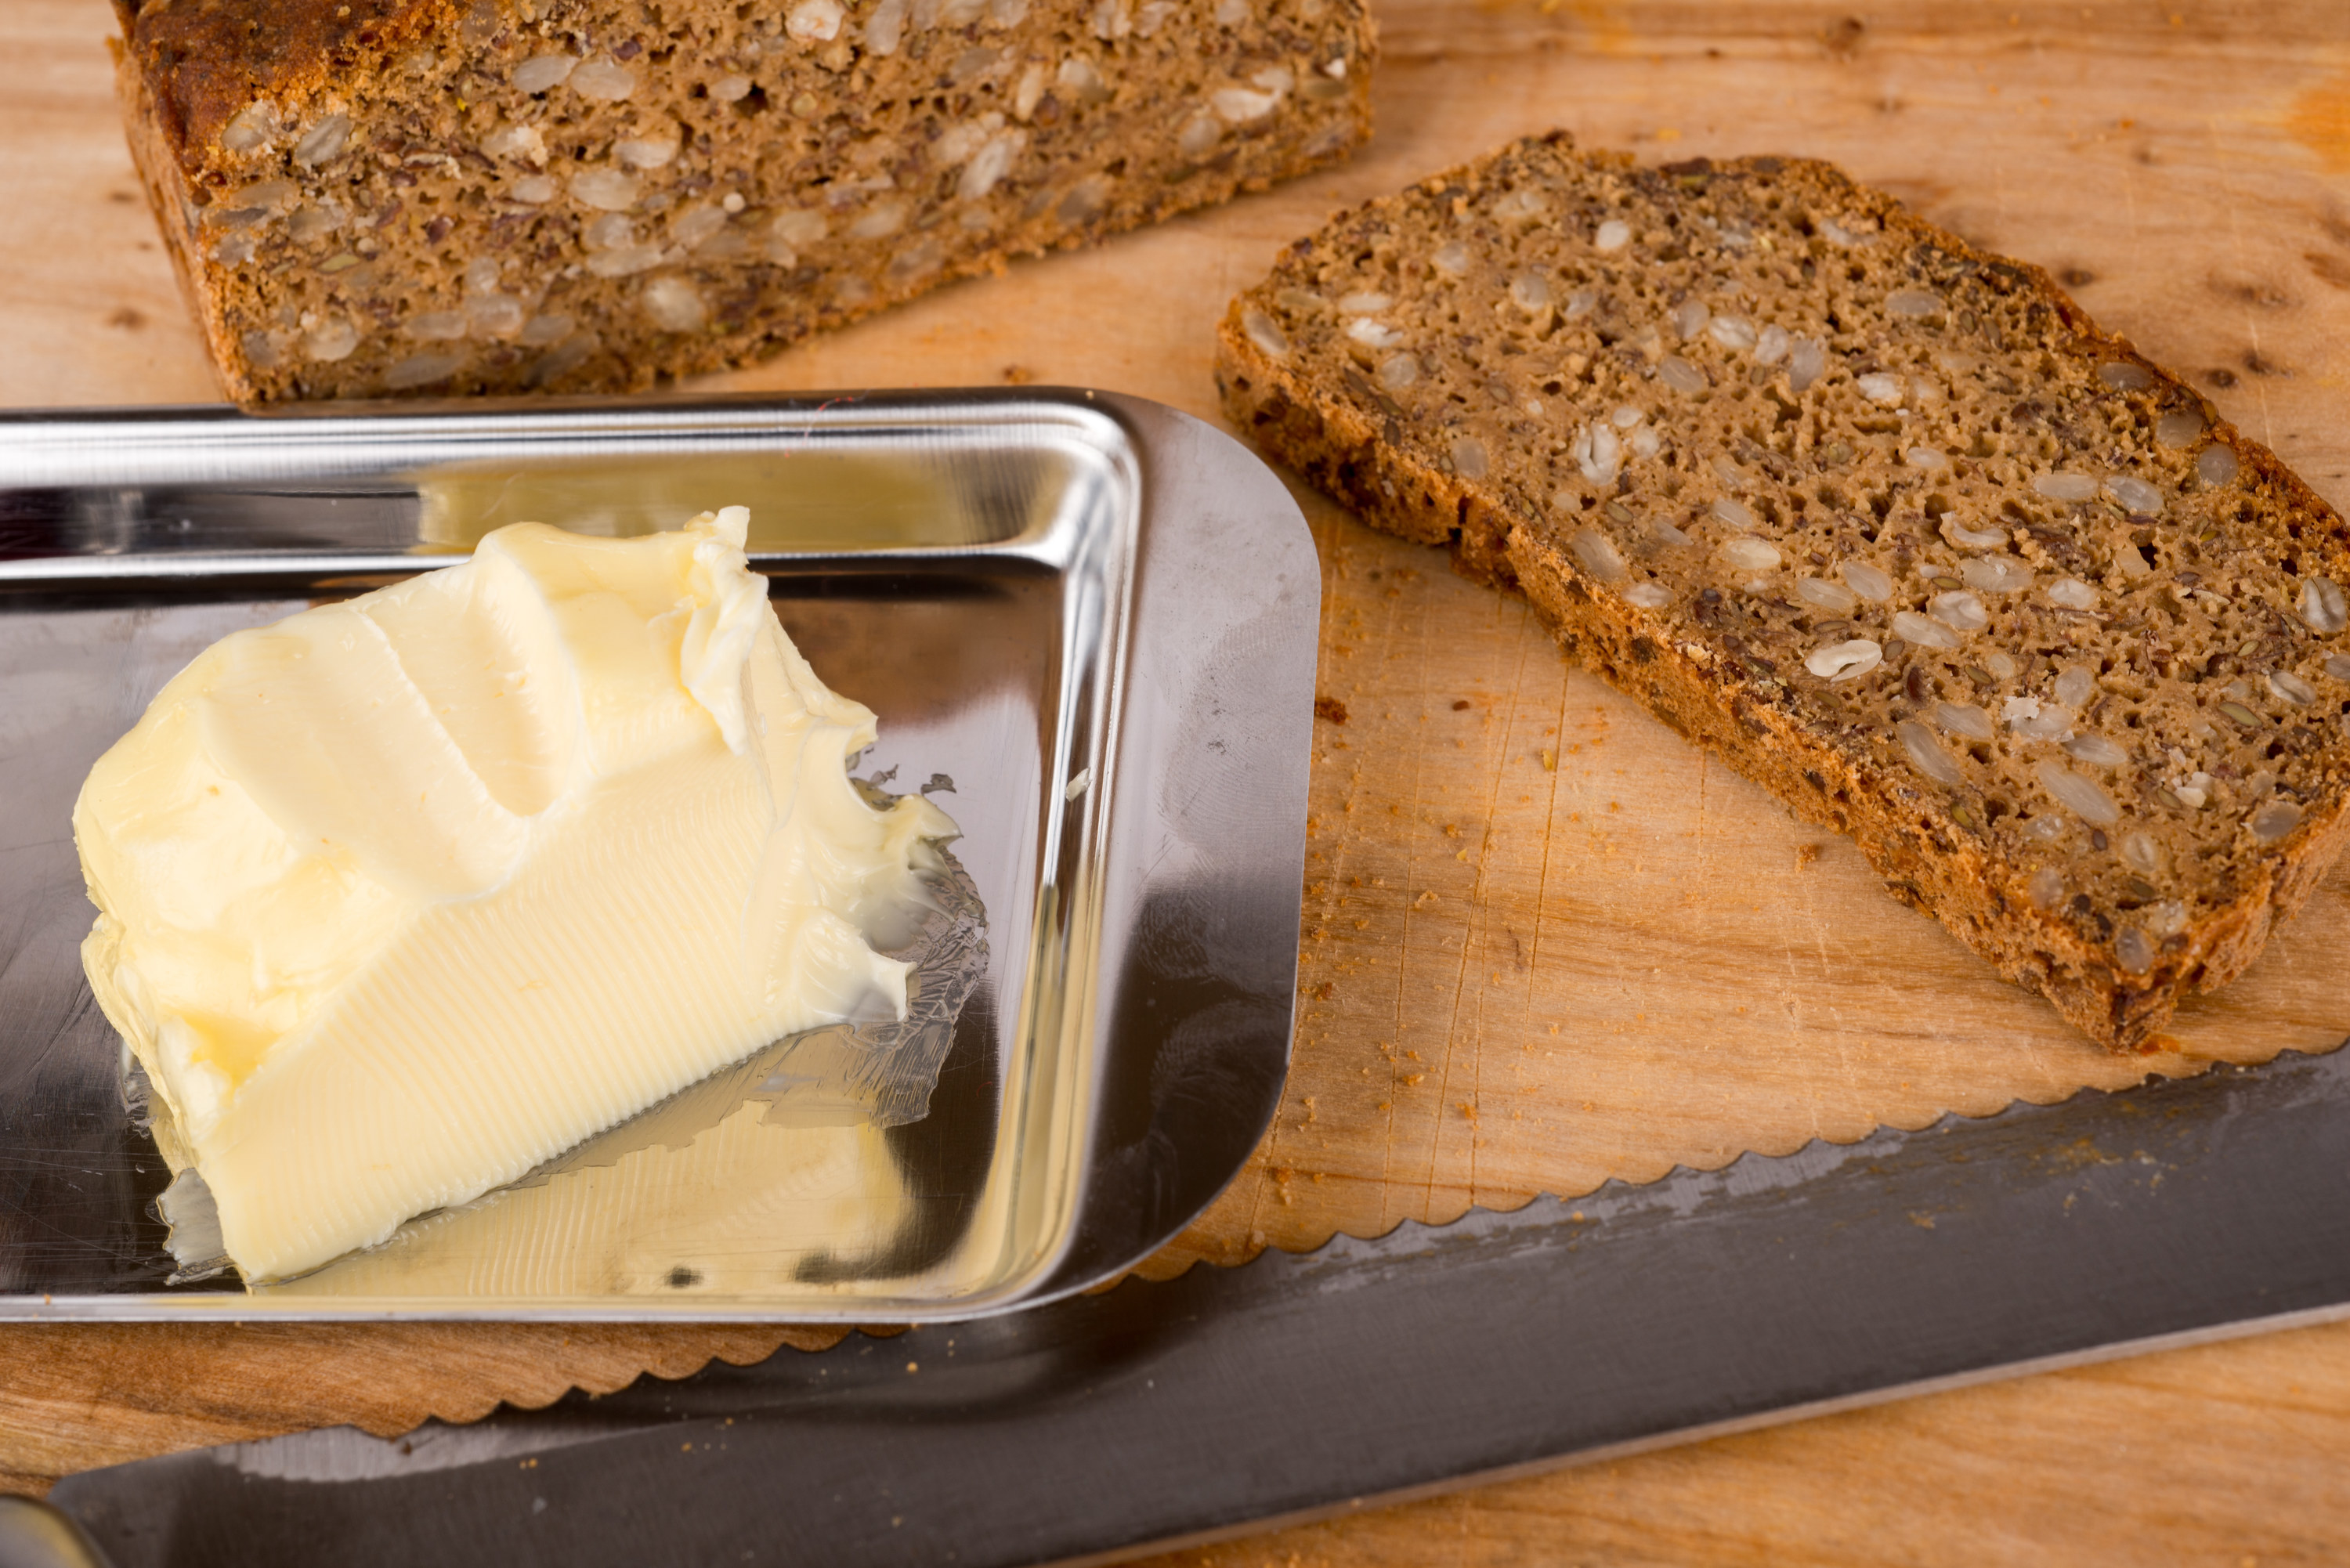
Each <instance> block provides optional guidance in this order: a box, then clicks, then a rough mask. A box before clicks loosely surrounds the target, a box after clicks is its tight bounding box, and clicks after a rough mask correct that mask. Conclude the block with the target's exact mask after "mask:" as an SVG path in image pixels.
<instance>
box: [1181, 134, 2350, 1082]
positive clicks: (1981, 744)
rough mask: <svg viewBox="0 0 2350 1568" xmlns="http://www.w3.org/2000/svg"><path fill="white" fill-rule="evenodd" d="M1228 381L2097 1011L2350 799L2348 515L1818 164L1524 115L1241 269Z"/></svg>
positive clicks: (1612, 676) (2046, 990)
mask: <svg viewBox="0 0 2350 1568" xmlns="http://www.w3.org/2000/svg"><path fill="white" fill-rule="evenodd" d="M1217 374H1218V379H1219V383H1220V386H1221V388H1222V393H1223V398H1224V403H1225V407H1226V409H1227V410H1228V411H1229V413H1230V415H1231V417H1232V420H1233V421H1234V422H1235V423H1236V424H1237V425H1238V426H1239V427H1240V428H1241V429H1242V430H1243V431H1244V432H1246V433H1247V434H1249V435H1250V436H1252V437H1253V439H1255V440H1256V441H1258V442H1259V443H1260V444H1261V445H1262V446H1263V448H1264V449H1265V450H1266V451H1267V452H1270V453H1271V454H1273V455H1274V456H1276V457H1278V458H1280V459H1282V460H1283V461H1285V462H1289V463H1291V464H1293V465H1295V467H1297V468H1298V469H1300V470H1301V471H1303V472H1305V474H1307V475H1308V476H1309V477H1310V478H1312V479H1313V480H1314V481H1315V483H1317V484H1319V485H1321V486H1322V487H1323V488H1325V489H1326V490H1327V491H1329V492H1330V493H1332V494H1333V495H1335V496H1336V497H1337V498H1338V499H1340V500H1342V501H1343V502H1345V503H1347V504H1348V505H1349V506H1351V507H1353V508H1354V509H1356V510H1357V512H1359V513H1360V514H1362V516H1363V517H1364V518H1365V519H1366V520H1367V521H1368V522H1370V523H1371V524H1374V525H1376V526H1378V527H1380V528H1383V529H1386V530H1388V531H1390V532H1393V533H1397V534H1400V535H1405V536H1406V537H1409V538H1414V539H1419V540H1423V541H1426V542H1429V543H1431V544H1449V545H1451V548H1452V550H1453V552H1454V554H1455V557H1456V559H1457V561H1458V563H1459V565H1460V566H1461V568H1462V569H1463V570H1466V571H1468V572H1470V573H1471V574H1473V575H1476V576H1482V577H1485V578H1487V579H1489V580H1492V581H1493V582H1495V583H1496V584H1497V585H1499V586H1503V587H1518V588H1521V589H1523V591H1524V592H1525V593H1526V594H1527V596H1528V597H1530V598H1531V599H1532V600H1533V601H1534V604H1535V606H1536V607H1538V608H1539V610H1540V611H1541V612H1542V614H1543V615H1544V618H1546V619H1547V620H1548V622H1549V623H1550V624H1551V625H1552V626H1553V627H1554V628H1555V629H1556V631H1557V633H1558V636H1559V638H1560V640H1561V641H1562V642H1563V643H1564V644H1565V646H1566V647H1567V649H1570V650H1571V651H1574V652H1575V653H1577V654H1579V655H1580V656H1581V657H1582V658H1583V659H1585V660H1586V662H1587V663H1588V664H1589V665H1590V667H1591V668H1593V669H1594V670H1596V671H1597V672H1598V673H1600V674H1601V675H1603V676H1604V677H1605V678H1607V680H1610V681H1612V682H1613V683H1615V684H1616V685H1617V686H1619V687H1621V688H1622V689H1624V690H1625V691H1627V692H1628V693H1630V694H1631V695H1633V696H1635V697H1637V698H1638V699H1639V700H1640V701H1642V702H1644V703H1645V704H1647V705H1648V707H1649V708H1650V709H1652V710H1653V711H1655V712H1656V713H1657V714H1658V715H1659V717H1660V718H1662V719H1663V720H1664V721H1665V722H1667V723H1669V724H1671V725H1672V726H1674V727H1675V728H1676V729H1677V730H1679V731H1680V732H1682V733H1684V734H1687V735H1689V736H1690V738H1692V739H1694V740H1697V741H1699V742H1701V743H1703V744H1706V745H1709V746H1711V747H1713V748H1715V749H1716V750H1718V751H1719V752H1720V753H1721V754H1722V755H1723V756H1724V757H1725V758H1726V759H1727V760H1728V761H1729V762H1730V763H1731V764H1732V765H1733V766H1735V767H1737V768H1738V769H1739V770H1740V771H1742V772H1743V773H1745V774H1747V775H1749V776H1750V777H1752V778H1754V779H1756V780H1758V781H1759V782H1761V783H1763V784H1765V785H1766V786H1768V787H1769V788H1771V789H1772V790H1773V791H1774V792H1776V793H1777V794H1779V795H1780V797H1781V798H1782V799H1783V800H1784V801H1785V802H1786V803H1787V805H1789V806H1790V807H1791V808H1793V809H1794V811H1795V812H1796V813H1797V814H1798V815H1801V816H1803V817H1804V818H1806V819H1808V820H1811V821H1814V822H1817V823H1820V824H1823V825H1825V826H1832V827H1834V828H1835V829H1837V830H1838V831H1841V832H1845V833H1847V834H1849V835H1851V836H1852V837H1853V838H1854V839H1856V841H1857V842H1858V844H1859V845H1860V847H1861V848H1862V850H1863V852H1864V853H1865V854H1866V856H1867V857H1868V858H1869V860H1870V862H1871V864H1872V865H1874V866H1875V867H1876V868H1877V871H1878V872H1879V873H1880V874H1881V875H1882V876H1883V877H1885V878H1886V880H1887V885H1888V886H1889V887H1890V888H1891V889H1892V891H1893V892H1894V894H1895V895H1896V896H1897V897H1898V898H1902V899H1903V900H1904V901H1906V902H1908V903H1910V904H1913V905H1915V906H1917V907H1918V908H1920V909H1926V910H1928V911H1929V912H1931V913H1933V914H1934V915H1936V916H1938V917H1939V919H1941V920H1942V921H1943V922H1944V923H1945V924H1946V925H1948V926H1949V927H1950V929H1951V930H1953V931H1954V932H1956V933H1957V934H1958V935H1959V936H1960V938H1961V939H1962V940H1965V941H1966V942H1967V943H1968V944H1969V945H1970V946H1971V947H1973V948H1974V949H1975V950H1977V951H1978V952H1980V953H1981V954H1982V955H1983V956H1984V957H1986V958H1988V959H1990V960H1991V961H1992V962H1993V963H1994V964H1996V965H1997V966H1998V967H1999V969H2000V971H2001V972H2002V974H2004V975H2006V976H2007V977H2008V978H2009V979H2010V980H2012V981H2016V982H2017V983H2019V984H2022V985H2023V986H2025V987H2026V988H2028V989H2031V990H2033V991H2036V992H2040V993H2042V994H2043V995H2044V996H2046V997H2047V998H2048V1000H2049V1001H2051V1002H2053V1003H2054V1005H2055V1006H2056V1007H2057V1009H2058V1010H2059V1011H2060V1012H2063V1013H2064V1016H2065V1017H2066V1018H2068V1019H2070V1020H2071V1021H2072V1022H2073V1023H2075V1024H2077V1025H2078V1026H2079V1027H2080V1028H2082V1029H2083V1030H2085V1031H2086V1032H2087V1033H2089V1034H2091V1035H2093V1036H2094V1037H2095V1038H2096V1039H2098V1040H2099V1041H2102V1042H2104V1043H2105V1044H2107V1045H2109V1046H2112V1047H2114V1048H2116V1049H2129V1048H2146V1049H2150V1048H2152V1043H2153V1039H2154V1036H2155V1035H2156V1033H2158V1031H2159V1030H2160V1029H2161V1027H2162V1025H2163V1023H2165V1021H2166V1020H2168V1018H2169V1016H2170V1015H2171V1013H2172V1012H2173V1010H2174V1009H2175V1008H2176V1007H2177V1005H2178V1001H2179V999H2180V997H2181V996H2182V995H2183V994H2184V993H2185V992H2188V991H2189V990H2190V989H2201V990H2210V989H2213V988H2215V987H2218V986H2220V985H2222V984H2225V983H2226V982H2227V981H2230V980H2232V979H2234V978H2235V977H2236V976H2237V975H2238V974H2240V973H2241V972H2242V971H2243V969H2244V968H2245V966H2246V965H2248V964H2249V963H2251V961H2252V959H2253V958H2254V957H2255V956H2256V955H2257V954H2258V953H2259V951H2260V950H2261V948H2262V945H2263V943H2264V942H2265V941H2266V940H2267V938H2268V935H2269V932H2270V931H2271V929H2272V928H2273V926H2274V924H2275V922H2276V921H2278V920H2280V919H2283V918H2284V917H2285V916H2287V915H2289V914H2291V913H2292V912H2293V910H2295V909H2298V908H2299V907H2300V906H2301V905H2302V903H2303V901H2304V900H2306V899H2307V898H2308V897H2309V895H2310V893H2311V891H2312V890H2313V889H2314V886H2315V884H2316V882H2317V881H2318V879H2319V877H2321V876H2322V875H2323V874H2324V871H2325V870H2326V868H2327V867H2329V866H2330V865H2331V864H2332V863H2333V861H2334V857H2335V856H2336V855H2337V854H2338V853H2339V852H2340V850H2341V847H2342V845H2343V842H2344V837H2345V832H2350V719H2346V718H2345V715H2350V637H2345V635H2344V628H2345V621H2350V608H2345V586H2350V533H2345V527H2344V524H2343V521H2342V518H2341V517H2340V515H2339V514H2336V513H2335V512H2334V510H2333V509H2332V508H2331V507H2329V506H2328V505H2326V504H2325V503H2324V502H2323V501H2322V500H2320V499H2319V498H2318V497H2317V496H2316V495H2315V494H2314V493H2313V492H2312V491H2311V490H2310V489H2309V488H2308V486H2306V485H2305V484H2303V483H2302V482H2301V481H2300V480H2299V479H2298V478H2296V477H2295V476H2294V475H2293V474H2292V473H2291V472H2288V471H2287V470H2286V469H2285V468H2284V467H2283V465H2282V463H2280V462H2278V461H2277V460H2276V458H2275V457H2274V456H2273V455H2272V453H2270V452H2268V451H2267V450H2266V449H2264V448H2262V447H2261V446H2259V445H2257V444H2255V443H2253V442H2251V441H2248V440H2246V439H2244V438H2243V437H2242V436H2241V434H2239V433H2238V432H2237V431H2234V430H2232V429H2230V427H2228V426H2227V425H2226V424H2224V423H2222V422H2221V421H2220V420H2219V419H2218V418H2217V416H2216V415H2215V413H2214V412H2213V410H2211V409H2210V407H2209V406H2207V405H2206V404H2205V403H2204V402H2203V401H2202V400H2200V399H2199V398H2198V397H2197V396H2196V395H2195V394H2194V393H2193V392H2192V391H2190V390H2189V389H2187V388H2186V387H2185V386H2183V385H2181V384H2180V383H2179V382H2178V380H2177V379H2174V378H2173V377H2171V376H2169V375H2168V374H2167V373H2166V372H2164V371H2163V370H2161V369H2158V368H2157V367H2155V366H2153V365H2151V364H2149V363H2148V362H2147V360H2146V359H2144V358H2141V357H2140V356H2139V355H2137V353H2136V352H2135V351H2133V350H2132V349H2131V348H2129V347H2128V345H2127V344H2126V343H2124V342H2123V341H2121V340H2120V339H2118V338H2116V337H2112V336H2110V335H2108V334H2106V333H2104V332H2102V331H2100V330H2099V329H2098V328H2097V327H2096V326H2095V323H2093V322H2092V321H2090V319H2089V318H2088V317H2087V316H2086V315H2085V314H2084V313H2083V312H2082V311H2081V310H2080V308H2079V307H2078V306H2075V305H2074V303H2073V302H2072V301H2071V300H2070V299H2068V298H2067V297H2066V296H2064V293H2063V292H2062V291H2061V290H2060V289H2059V288H2057V287H2056V286H2055V285H2054V283H2053V282H2052V281H2051V280H2050V279H2049V278H2048V276H2047V275H2045V274H2044V273H2043V272H2042V271H2040V270H2039V269H2038V268H2036V267H2033V266H2029V265H2022V264H2019V263H2016V262H2012V261H2008V260H2004V259H2002V258H2000V257H1997V256H1992V255H1987V254H1982V253H1981V252H1979V251H1977V250H1975V249H1973V248H1972V247H1970V246H1969V245H1968V244H1965V243H1964V242H1963V241H1960V240H1959V239H1957V238H1955V237H1954V236H1952V235H1950V234H1945V233H1943V232H1942V231H1940V230H1939V229H1937V228H1935V227H1933V226H1932V225H1930V224H1929V223H1924V222H1921V221H1920V220H1918V218H1916V217H1914V216H1912V215H1911V214H1909V213H1907V212H1906V211H1904V210H1903V209H1902V208H1901V206H1900V205H1899V204H1898V202H1894V201H1893V200H1892V199H1891V198H1889V197H1887V196H1885V195H1883V194H1881V193H1878V192H1873V191H1869V190H1866V189H1865V188H1863V187H1860V186H1858V185H1856V184H1854V183H1853V182H1851V181H1850V180H1848V179H1847V178H1846V177H1845V176H1844V175H1843V174H1842V173H1840V172H1839V171H1836V170H1835V169H1833V168H1831V167H1829V166H1827V165H1825V164H1822V163H1816V162H1808V161H1795V160H1783V159H1775V158H1755V159H1749V160H1745V161H1740V162H1735V163H1711V162H1708V161H1704V160H1698V161H1691V162H1688V163H1682V164H1677V165H1671V166H1668V167H1666V168H1662V169H1644V168H1638V167H1636V166H1635V165H1634V164H1633V163H1632V162H1631V161H1629V160H1627V159H1625V158H1622V157H1618V156H1614V155H1607V154H1598V155H1587V154H1582V153H1578V152H1576V151H1575V150H1574V149H1573V147H1572V146H1571V144H1570V143H1569V142H1568V140H1566V139H1565V137H1564V136H1556V135H1555V136H1550V137H1543V138H1535V139H1532V140H1526V141H1523V142H1520V143H1518V144H1516V145H1513V146H1512V147H1510V148H1507V149H1505V150H1503V151H1501V152H1499V153H1497V154H1495V155H1493V156H1492V157H1490V158H1487V159H1485V160H1482V161H1479V162H1477V163H1474V164H1471V165H1470V166H1468V167H1466V168H1462V169H1459V170H1455V171H1451V172H1450V173H1447V174H1444V175H1441V176H1439V177H1437V178H1435V179H1432V180H1430V181H1428V182H1424V183H1422V184H1420V185H1419V186H1417V187H1415V188H1413V189H1412V190H1409V191H1408V192H1404V193H1402V194H1401V195H1399V196H1394V197H1389V198H1386V199H1384V200H1381V201H1378V202H1371V203H1370V204H1368V205H1367V206H1365V207H1362V208H1360V209H1358V210H1357V211H1355V212H1352V213H1347V214H1345V215H1343V216H1341V217H1339V218H1338V219H1336V221H1334V222H1333V223H1331V224H1330V225H1329V226H1328V227H1327V228H1326V229H1324V230H1323V231H1322V232H1321V233H1320V234H1315V235H1314V236H1312V237H1311V238H1309V239H1306V240H1302V241H1300V242H1298V243H1297V244H1295V245H1293V246H1292V247H1291V248H1290V249H1289V250H1288V251H1286V252H1284V254H1283V255H1282V257H1281V259H1280V261H1279V263H1278V264H1277V265H1276V266H1275V267H1274V272H1273V275H1272V276H1270V277H1269V278H1267V279H1266V280H1265V281H1264V282H1263V284H1261V285H1260V286H1257V287H1255V288H1253V289H1252V290H1250V291H1249V292H1248V293H1246V294H1244V295H1243V296H1240V297H1239V298H1238V299H1236V300H1234V301H1233V303H1232V307H1231V309H1230V311H1229V312H1228V314H1227V316H1226V317H1225V319H1224V322H1223V324H1222V329H1221V333H1220V351H1219V360H1218V371H1217Z"/></svg>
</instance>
